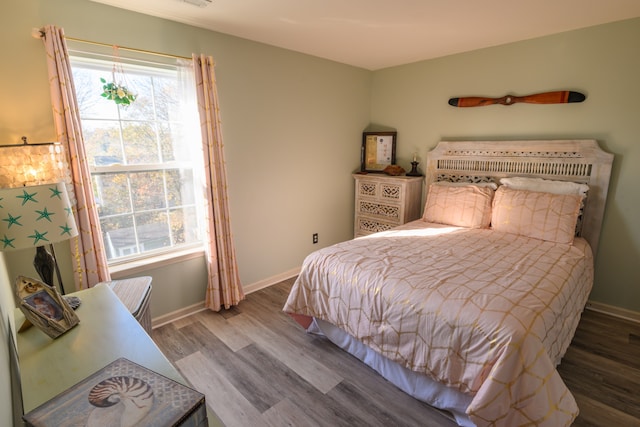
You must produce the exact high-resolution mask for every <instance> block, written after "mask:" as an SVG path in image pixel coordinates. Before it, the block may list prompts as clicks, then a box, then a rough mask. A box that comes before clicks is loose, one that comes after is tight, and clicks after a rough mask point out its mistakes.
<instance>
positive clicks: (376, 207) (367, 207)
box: [356, 199, 402, 225]
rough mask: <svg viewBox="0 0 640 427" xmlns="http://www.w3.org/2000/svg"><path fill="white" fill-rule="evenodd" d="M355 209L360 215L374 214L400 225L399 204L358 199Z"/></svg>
mask: <svg viewBox="0 0 640 427" xmlns="http://www.w3.org/2000/svg"><path fill="white" fill-rule="evenodd" d="M356 210H357V212H358V213H359V214H361V215H367V216H374V217H377V218H381V219H385V220H387V221H391V222H393V223H395V224H396V225H400V219H401V218H402V216H401V214H402V212H401V211H402V209H401V206H400V205H399V204H396V205H391V204H388V203H379V202H377V201H375V200H366V199H359V200H358V201H357V205H356Z"/></svg>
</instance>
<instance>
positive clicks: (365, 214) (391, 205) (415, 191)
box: [353, 174, 423, 237]
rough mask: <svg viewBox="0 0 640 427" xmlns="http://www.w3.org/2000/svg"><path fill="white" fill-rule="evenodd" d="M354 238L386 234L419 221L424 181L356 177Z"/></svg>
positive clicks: (405, 178)
mask: <svg viewBox="0 0 640 427" xmlns="http://www.w3.org/2000/svg"><path fill="white" fill-rule="evenodd" d="M353 177H354V179H355V207H354V208H355V209H354V211H355V218H354V236H355V237H358V236H364V235H367V234H371V233H376V232H378V231H386V230H389V229H391V228H393V227H396V226H398V225H402V224H404V223H406V222H408V221H413V220H414V219H418V218H419V217H420V207H421V206H422V202H421V200H422V180H423V178H422V177H407V176H387V175H383V174H368V175H362V174H354V175H353Z"/></svg>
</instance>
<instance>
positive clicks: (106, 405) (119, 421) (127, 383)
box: [87, 376, 153, 427]
mask: <svg viewBox="0 0 640 427" xmlns="http://www.w3.org/2000/svg"><path fill="white" fill-rule="evenodd" d="M88 399H89V403H91V404H92V405H93V406H95V408H94V409H93V411H91V414H90V415H89V420H88V421H87V426H88V427H102V426H105V427H106V426H114V425H116V426H122V427H129V426H134V425H136V424H137V423H138V422H139V421H140V420H142V418H144V417H145V416H146V415H147V414H148V413H149V411H150V410H151V407H152V406H153V388H152V387H151V386H150V385H149V384H147V383H146V382H145V381H143V380H141V379H139V378H134V377H128V376H117V377H110V378H107V379H105V380H103V381H101V382H99V383H98V384H96V385H95V386H94V387H93V388H92V389H91V391H90V392H89V396H88Z"/></svg>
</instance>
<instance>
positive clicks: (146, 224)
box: [136, 211, 171, 251]
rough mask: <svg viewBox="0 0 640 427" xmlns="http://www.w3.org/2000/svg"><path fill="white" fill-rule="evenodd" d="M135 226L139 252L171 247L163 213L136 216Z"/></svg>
mask: <svg viewBox="0 0 640 427" xmlns="http://www.w3.org/2000/svg"><path fill="white" fill-rule="evenodd" d="M136 224H137V230H136V231H137V233H138V241H139V243H140V249H141V250H143V251H152V250H154V249H160V248H164V247H169V246H171V237H170V235H169V223H168V220H167V214H166V213H165V212H164V211H162V212H149V213H144V214H139V215H136Z"/></svg>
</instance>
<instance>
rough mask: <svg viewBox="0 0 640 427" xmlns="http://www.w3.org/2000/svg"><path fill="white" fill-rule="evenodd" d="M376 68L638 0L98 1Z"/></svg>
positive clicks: (630, 12)
mask: <svg viewBox="0 0 640 427" xmlns="http://www.w3.org/2000/svg"><path fill="white" fill-rule="evenodd" d="M92 1H95V2H98V3H104V4H108V5H112V6H116V7H120V8H123V9H128V10H132V11H136V12H141V13H145V14H148V15H153V16H157V17H161V18H166V19H170V20H173V21H178V22H182V23H185V24H190V25H193V26H197V27H202V28H207V29H209V30H213V31H218V32H221V33H226V34H231V35H234V36H237V37H242V38H245V39H249V40H254V41H258V42H262V43H266V44H270V45H273V46H278V47H283V48H286V49H290V50H294V51H297V52H302V53H307V54H309V55H314V56H318V57H321V58H326V59H331V60H334V61H338V62H342V63H345V64H350V65H354V66H357V67H362V68H366V69H369V70H376V69H380V68H385V67H391V66H395V65H401V64H407V63H411V62H416V61H420V60H424V59H432V58H436V57H441V56H446V55H450V54H454V53H460V52H466V51H470V50H475V49H480V48H484V47H489V46H496V45H500V44H504V43H509V42H514V41H519V40H526V39H530V38H534V37H540V36H544V35H548V34H554V33H559V32H563V31H568V30H574V29H578V28H583V27H589V26H592V25H598V24H603V23H607V22H613V21H620V20H624V19H628V18H634V17H638V16H640V0H212V3H211V4H209V5H208V6H206V7H205V8H200V7H197V6H193V5H191V4H188V3H185V2H183V1H181V0H92Z"/></svg>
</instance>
